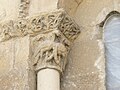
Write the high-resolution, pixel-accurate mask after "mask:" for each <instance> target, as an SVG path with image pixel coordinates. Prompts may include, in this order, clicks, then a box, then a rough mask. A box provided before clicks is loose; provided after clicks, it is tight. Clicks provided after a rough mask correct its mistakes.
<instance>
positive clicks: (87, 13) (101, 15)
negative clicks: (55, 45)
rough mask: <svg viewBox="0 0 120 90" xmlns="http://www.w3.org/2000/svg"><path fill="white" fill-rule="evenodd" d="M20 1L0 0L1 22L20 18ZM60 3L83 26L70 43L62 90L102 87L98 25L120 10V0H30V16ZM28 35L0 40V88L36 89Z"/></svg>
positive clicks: (103, 60)
mask: <svg viewBox="0 0 120 90" xmlns="http://www.w3.org/2000/svg"><path fill="white" fill-rule="evenodd" d="M19 4H20V0H12V1H11V0H0V20H1V21H0V22H2V21H5V20H10V19H16V18H18V17H19ZM57 5H59V8H60V7H63V8H64V9H65V10H66V12H68V14H69V15H70V16H71V17H73V18H74V20H75V21H76V22H77V24H79V26H80V27H81V29H82V32H81V34H80V36H79V37H78V38H77V40H76V41H75V42H74V44H73V45H72V48H71V51H70V53H69V56H68V64H67V66H66V71H65V72H64V75H63V76H62V78H61V90H105V71H104V69H105V58H104V46H103V45H104V44H103V39H102V32H103V30H102V29H101V28H99V24H100V23H101V22H102V21H103V20H104V19H105V17H106V16H107V14H109V13H110V12H111V11H114V10H115V11H118V12H119V11H120V0H101V1H100V0H59V4H58V0H54V2H53V1H52V0H50V1H48V0H47V1H45V0H31V2H30V8H29V15H30V16H32V15H34V14H37V13H39V12H42V11H49V10H54V9H56V8H57V7H58V6H57ZM29 46H30V40H29V36H26V37H24V38H13V39H11V40H8V41H6V42H1V43H0V90H35V89H36V88H35V86H36V85H35V84H36V82H35V81H34V80H35V73H34V71H33V68H32V67H29V66H31V63H29V59H30V55H31V52H30V51H29Z"/></svg>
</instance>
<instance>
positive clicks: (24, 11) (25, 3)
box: [19, 0, 30, 18]
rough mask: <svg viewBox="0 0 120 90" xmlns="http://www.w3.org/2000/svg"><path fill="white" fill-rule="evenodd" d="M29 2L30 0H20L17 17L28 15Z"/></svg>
mask: <svg viewBox="0 0 120 90" xmlns="http://www.w3.org/2000/svg"><path fill="white" fill-rule="evenodd" d="M29 4H30V0H21V4H20V7H19V18H25V17H27V16H28V13H29Z"/></svg>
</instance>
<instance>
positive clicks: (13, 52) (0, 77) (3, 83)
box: [0, 37, 29, 90]
mask: <svg viewBox="0 0 120 90" xmlns="http://www.w3.org/2000/svg"><path fill="white" fill-rule="evenodd" d="M28 60H29V38H28V37H24V38H18V39H12V40H10V41H7V42H2V43H0V90H28V89H29V84H28V77H29V76H28V71H29V67H28Z"/></svg>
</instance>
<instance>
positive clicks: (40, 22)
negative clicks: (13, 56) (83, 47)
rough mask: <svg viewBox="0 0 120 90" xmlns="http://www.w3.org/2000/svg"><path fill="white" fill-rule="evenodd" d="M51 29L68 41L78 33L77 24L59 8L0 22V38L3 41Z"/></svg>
mask: <svg viewBox="0 0 120 90" xmlns="http://www.w3.org/2000/svg"><path fill="white" fill-rule="evenodd" d="M51 30H59V31H61V32H62V34H63V35H64V36H65V37H66V38H67V39H69V40H70V41H73V40H74V39H75V38H76V37H77V36H78V35H79V33H80V29H79V26H78V25H77V24H76V23H75V22H74V21H73V20H72V19H71V18H70V17H69V16H68V15H67V14H66V13H65V11H64V10H62V9H60V10H57V11H54V12H48V13H41V14H39V15H37V16H33V17H29V18H24V19H23V18H21V19H18V20H9V21H6V22H4V23H2V24H0V36H1V37H0V40H1V41H5V40H8V39H11V38H13V37H21V36H26V35H32V36H35V35H37V34H40V33H46V32H50V31H51Z"/></svg>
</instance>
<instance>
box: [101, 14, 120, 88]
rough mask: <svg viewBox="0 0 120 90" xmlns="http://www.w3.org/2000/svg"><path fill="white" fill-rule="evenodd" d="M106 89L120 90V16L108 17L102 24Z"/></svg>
mask: <svg viewBox="0 0 120 90" xmlns="http://www.w3.org/2000/svg"><path fill="white" fill-rule="evenodd" d="M103 29H104V45H105V57H106V89H107V90H120V14H113V15H111V16H109V17H108V18H107V19H106V20H105V23H104V26H103Z"/></svg>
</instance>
